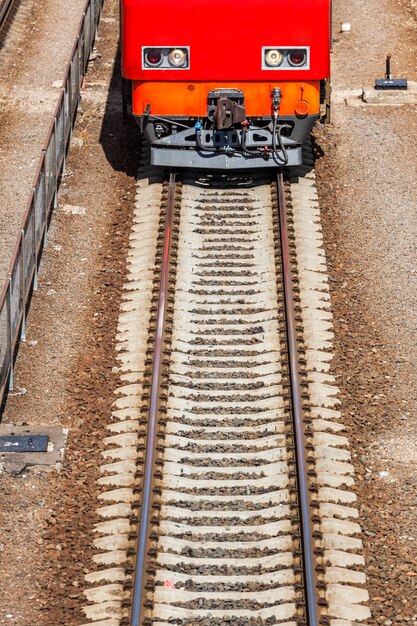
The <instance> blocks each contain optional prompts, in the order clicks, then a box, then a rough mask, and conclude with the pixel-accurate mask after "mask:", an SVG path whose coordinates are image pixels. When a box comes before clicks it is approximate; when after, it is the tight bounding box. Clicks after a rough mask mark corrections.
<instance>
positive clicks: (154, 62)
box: [144, 48, 163, 67]
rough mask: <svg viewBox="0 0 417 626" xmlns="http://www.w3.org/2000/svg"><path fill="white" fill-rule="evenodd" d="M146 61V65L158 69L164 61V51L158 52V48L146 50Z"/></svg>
mask: <svg viewBox="0 0 417 626" xmlns="http://www.w3.org/2000/svg"><path fill="white" fill-rule="evenodd" d="M144 60H145V63H146V65H148V66H150V67H158V66H159V65H161V63H162V60H163V56H162V50H158V49H157V48H150V49H147V50H145V54H144Z"/></svg>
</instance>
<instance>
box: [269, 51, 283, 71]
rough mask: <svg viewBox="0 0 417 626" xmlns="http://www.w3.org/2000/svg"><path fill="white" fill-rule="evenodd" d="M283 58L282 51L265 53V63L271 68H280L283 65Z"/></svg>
mask: <svg viewBox="0 0 417 626" xmlns="http://www.w3.org/2000/svg"><path fill="white" fill-rule="evenodd" d="M283 58H284V56H283V54H282V52H281V51H280V50H275V49H274V50H267V51H266V53H265V63H266V64H267V65H269V67H278V66H279V65H281V63H282V59H283Z"/></svg>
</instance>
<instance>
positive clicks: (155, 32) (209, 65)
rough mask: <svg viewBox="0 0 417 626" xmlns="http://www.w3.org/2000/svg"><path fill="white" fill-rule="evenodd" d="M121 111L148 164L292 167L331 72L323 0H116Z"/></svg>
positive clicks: (327, 2) (298, 158)
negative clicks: (147, 150)
mask: <svg viewBox="0 0 417 626" xmlns="http://www.w3.org/2000/svg"><path fill="white" fill-rule="evenodd" d="M121 33H122V74H123V79H124V99H125V105H127V106H128V107H129V109H130V110H131V113H132V115H133V116H134V117H135V118H136V120H137V122H138V124H139V126H140V129H141V131H142V132H143V133H144V135H145V137H146V138H147V139H148V140H149V141H150V143H151V160H152V163H153V164H154V165H160V166H173V167H192V168H210V169H220V170H230V169H233V170H234V169H245V168H256V167H261V168H265V167H279V166H293V165H299V164H300V163H301V160H302V157H301V146H302V143H303V141H304V140H305V138H306V136H307V135H308V134H309V132H310V130H311V127H312V126H313V124H314V123H315V122H316V121H317V119H318V118H319V116H320V106H321V103H323V102H324V92H325V90H324V86H325V84H326V81H327V80H328V77H329V74H330V0H228V2H219V1H218V0H212V1H211V2H209V1H208V0H175V2H172V0H169V1H168V0H159V1H158V2H157V3H155V1H154V0H122V1H121Z"/></svg>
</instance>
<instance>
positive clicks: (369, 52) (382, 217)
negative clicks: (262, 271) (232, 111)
mask: <svg viewBox="0 0 417 626" xmlns="http://www.w3.org/2000/svg"><path fill="white" fill-rule="evenodd" d="M334 5H335V6H334V22H335V29H334V32H335V43H334V53H333V89H334V92H335V96H336V98H337V100H338V104H335V106H334V107H333V123H332V124H331V126H330V127H328V128H326V130H325V131H324V132H323V131H319V132H317V133H316V136H317V152H318V155H319V159H318V163H317V170H318V177H319V191H320V196H321V206H322V209H323V216H324V235H325V241H326V252H327V255H328V260H329V269H330V274H331V285H332V302H333V307H334V315H335V323H336V334H337V359H336V362H335V364H334V370H335V372H336V374H337V375H338V379H339V384H340V386H341V389H342V401H343V403H344V412H345V414H346V416H347V417H350V424H349V420H348V421H346V420H345V422H346V423H348V425H349V426H350V427H351V430H350V432H349V434H350V436H351V441H352V446H353V448H354V450H355V464H356V471H357V475H358V478H359V482H358V497H359V503H360V515H361V522H362V525H363V528H364V536H363V541H364V545H365V556H366V559H367V575H368V580H369V585H370V587H369V590H370V595H371V610H372V613H373V618H372V620H371V622H370V623H372V624H384V625H386V626H390V625H399V624H408V625H411V624H414V623H417V590H416V581H417V562H416V553H417V551H416V538H417V535H416V523H417V515H416V502H417V452H416V451H417V446H416V444H417V426H416V405H417V402H416V400H417V394H416V389H417V385H416V372H415V365H416V362H417V335H416V327H417V290H416V267H417V250H416V241H417V238H416V235H417V228H416V223H417V222H416V200H415V198H416V182H415V181H416V174H417V159H416V151H415V146H416V139H417V123H416V112H417V107H415V106H414V107H413V106H409V107H399V108H396V107H374V108H372V107H366V106H363V107H358V108H356V107H348V106H346V105H345V104H344V102H343V98H340V97H338V96H339V95H340V92H341V90H351V89H355V88H358V87H364V86H367V85H371V84H372V83H373V81H374V79H375V78H377V77H382V76H383V72H384V57H385V54H386V53H387V52H391V53H392V54H393V55H394V64H393V70H394V74H395V75H396V76H405V77H408V78H409V79H410V80H416V79H417V71H416V66H415V54H416V50H417V45H416V41H417V32H416V30H417V28H416V22H415V20H414V17H413V13H412V11H411V5H409V4H408V3H407V2H405V1H403V0H400V2H396V3H395V4H393V3H389V2H386V1H382V2H381V1H380V0H378V1H376V0H370V1H369V2H367V3H363V2H359V1H356V2H355V1H354V2H351V1H350V2H346V0H338V1H336V2H335V3H334ZM342 21H348V22H351V25H352V30H351V32H350V33H349V34H342V33H339V32H338V30H339V28H338V27H339V25H340V23H341V22H342ZM355 57H359V62H358V61H357V60H356V61H355V62H354V61H353V59H354V58H355Z"/></svg>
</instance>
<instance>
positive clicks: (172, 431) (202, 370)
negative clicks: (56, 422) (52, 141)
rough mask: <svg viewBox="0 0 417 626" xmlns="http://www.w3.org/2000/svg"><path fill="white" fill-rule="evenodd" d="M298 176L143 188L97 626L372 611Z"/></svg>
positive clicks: (311, 208)
mask: <svg viewBox="0 0 417 626" xmlns="http://www.w3.org/2000/svg"><path fill="white" fill-rule="evenodd" d="M306 180H307V185H306V186H305V188H304V193H303V194H301V195H302V202H301V204H300V198H297V194H296V193H294V192H292V191H291V185H289V183H288V182H284V180H283V178H282V174H280V175H279V176H278V178H277V179H276V180H272V181H271V180H266V179H265V180H250V179H248V178H246V179H237V178H234V179H233V178H227V177H219V178H216V177H212V178H210V179H197V180H188V179H186V178H185V179H183V180H176V179H175V175H174V174H171V177H170V180H169V181H166V182H165V183H160V182H157V183H155V184H154V185H153V186H152V185H147V183H146V182H145V181H146V179H143V180H142V181H141V183H140V188H139V192H138V197H139V198H140V202H139V203H138V204H137V207H138V210H137V213H136V215H137V220H135V222H137V224H136V225H135V228H134V235H133V240H132V251H131V253H130V264H131V268H132V269H133V275H132V282H131V283H128V284H127V290H130V291H128V294H127V297H126V302H125V305H124V307H123V309H124V312H123V313H122V316H121V325H120V328H119V330H120V336H119V339H120V341H121V344H120V352H121V362H122V371H123V372H124V380H125V381H126V382H127V385H126V387H125V388H123V389H122V390H120V391H121V394H122V397H121V398H119V400H117V401H116V403H115V404H116V406H115V414H114V417H115V418H117V419H118V420H119V421H118V422H117V423H116V424H112V425H111V426H110V429H111V430H112V432H113V435H112V436H111V437H109V439H108V440H107V441H106V443H107V445H108V446H109V449H108V450H107V451H106V452H105V453H104V454H105V456H106V457H107V459H108V461H110V463H107V464H106V465H105V466H104V467H103V468H102V471H103V474H104V477H103V478H102V479H101V481H102V484H103V485H107V487H108V489H109V491H107V492H105V493H104V494H103V497H102V501H103V502H104V503H105V504H106V506H104V507H102V508H101V509H99V515H101V517H103V518H106V521H104V522H101V523H100V524H99V525H98V526H97V532H98V533H100V535H103V536H101V537H100V538H99V539H97V540H96V541H95V547H96V548H98V550H99V554H98V555H97V557H96V558H95V561H96V563H97V564H99V565H100V566H101V567H100V568H99V570H98V571H97V572H93V573H91V574H89V575H88V576H87V580H88V582H90V583H93V584H95V585H99V586H98V587H95V588H93V589H90V590H87V592H86V594H87V597H88V599H89V600H90V601H91V602H92V603H93V604H92V605H90V606H88V607H86V614H87V616H88V617H89V618H90V619H91V620H93V621H95V622H96V623H97V624H99V623H100V624H103V625H104V624H106V626H107V624H109V625H110V624H111V625H112V626H113V624H129V625H131V626H143V625H150V624H157V625H158V626H163V625H165V624H166V625H167V624H179V625H181V626H191V625H194V624H202V625H204V626H217V625H220V624H229V623H230V624H234V625H242V626H243V625H255V624H256V625H257V626H258V625H259V626H264V625H265V626H267V625H268V626H271V625H273V624H280V625H281V626H290V625H291V626H292V625H295V624H300V625H301V624H308V625H309V626H315V625H318V624H322V625H324V624H332V625H334V626H347V625H348V624H354V623H359V622H360V621H362V620H364V619H366V618H367V617H368V616H369V611H368V609H367V607H366V606H365V604H364V602H366V600H367V593H366V590H365V589H364V588H363V585H364V583H365V579H364V575H363V573H362V572H361V571H360V570H361V566H362V565H363V558H362V556H361V553H360V552H361V541H360V538H359V537H358V536H359V534H360V527H359V526H358V524H357V523H356V522H354V521H352V518H355V517H357V512H356V509H354V507H352V506H351V505H352V502H353V501H354V495H353V494H352V493H351V492H350V491H349V487H351V485H352V484H353V478H352V473H353V468H352V466H351V464H350V463H349V452H348V450H347V449H346V445H347V441H346V439H345V438H344V437H342V436H341V435H340V434H338V433H339V432H340V431H341V430H342V429H343V426H342V425H341V424H340V423H339V421H338V420H339V419H340V414H338V412H337V410H336V409H335V405H336V404H337V400H335V398H334V393H335V389H334V388H332V387H331V386H330V385H329V383H331V382H332V378H331V376H330V375H329V374H328V367H329V361H330V359H331V354H330V355H329V353H328V348H329V347H330V339H331V330H330V326H331V322H329V316H330V317H331V314H330V313H329V311H328V292H327V291H326V286H325V280H324V277H323V276H322V275H321V272H322V265H323V254H322V252H321V251H320V246H321V240H320V233H319V229H318V227H316V225H315V217H316V215H317V209H316V206H315V204H314V203H315V198H314V189H313V187H312V185H311V184H310V183H311V180H309V179H308V178H306ZM313 182H314V181H313ZM158 197H159V198H160V199H161V200H162V203H161V207H162V208H161V209H160V210H159V217H160V221H159V226H158V223H157V222H156V220H154V224H152V219H151V214H152V212H154V213H153V215H154V217H155V211H156V209H155V208H153V207H155V200H156V198H158ZM300 206H301V208H300ZM139 207H141V209H140V208H139ZM303 211H304V213H305V212H306V211H307V213H306V215H304V216H303V215H302V212H303ZM145 222H146V223H147V224H148V226H147V227H144V224H145ZM155 222H156V224H157V225H156V226H155ZM147 229H148V230H147ZM155 229H159V230H155ZM152 230H153V234H152V233H151V231H152ZM140 235H142V238H141V239H140ZM151 235H152V236H151ZM152 237H153V238H155V240H157V241H158V243H157V246H156V255H155V258H156V268H153V267H151V258H152V252H153V253H155V250H153V249H152V246H151V245H150V241H151V240H152ZM135 242H137V244H135ZM309 247H310V250H309ZM139 265H140V266H141V268H142V269H141V272H142V275H141V280H142V281H143V282H142V283H139V282H138V281H137V280H136V279H135V274H134V273H135V272H136V271H137V269H138V266H139ZM152 276H153V280H152V288H151V289H150V290H149V294H148V296H145V295H144V293H143V290H142V291H141V290H140V284H142V285H145V284H146V283H147V282H149V281H150V279H151V277H152ZM146 298H147V302H145V300H146ZM148 310H149V314H148V318H147V320H148V321H147V322H146V315H145V317H144V316H143V315H142V319H143V325H138V324H137V323H135V321H134V320H136V321H137V319H138V318H137V314H138V312H142V314H144V312H145V311H148ZM314 312H316V316H315V317H316V319H314ZM132 322H133V325H132ZM145 349H146V358H145V359H144V360H143V362H140V359H141V358H142V357H141V356H140V354H141V353H143V352H144V351H145ZM123 396H124V397H123ZM138 398H141V404H140V406H139V403H138V402H137V400H138ZM135 399H136V400H135ZM139 510H140V515H139V514H138V511H139ZM122 516H124V520H123V519H122ZM106 535H107V536H106ZM109 565H113V567H110V568H108V566H109ZM103 568H104V569H103ZM106 568H107V569H106ZM106 619H110V620H115V621H108V622H106V621H105V620H106Z"/></svg>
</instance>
